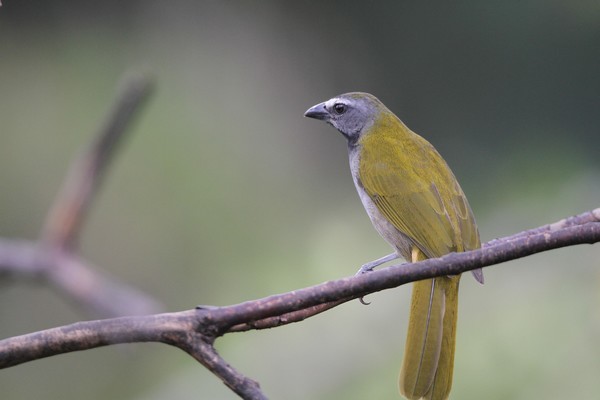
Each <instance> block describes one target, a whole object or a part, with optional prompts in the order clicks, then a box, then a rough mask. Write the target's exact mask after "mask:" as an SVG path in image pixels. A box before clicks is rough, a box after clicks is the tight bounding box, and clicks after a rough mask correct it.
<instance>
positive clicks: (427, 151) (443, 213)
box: [304, 92, 483, 400]
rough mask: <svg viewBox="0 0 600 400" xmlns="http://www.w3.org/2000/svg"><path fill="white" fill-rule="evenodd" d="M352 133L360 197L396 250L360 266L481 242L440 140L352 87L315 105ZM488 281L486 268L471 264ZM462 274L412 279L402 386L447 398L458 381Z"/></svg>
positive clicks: (318, 114)
mask: <svg viewBox="0 0 600 400" xmlns="http://www.w3.org/2000/svg"><path fill="white" fill-rule="evenodd" d="M304 115H305V116H306V117H309V118H315V119H319V120H323V121H325V122H327V123H329V124H331V125H332V126H333V127H335V128H336V129H337V130H338V131H340V132H341V133H342V134H343V135H344V136H345V137H346V139H347V140H348V154H349V157H350V171H351V172H352V178H353V180H354V184H355V186H356V190H357V191H358V194H359V196H360V199H361V201H362V203H363V206H364V207H365V210H366V211H367V214H368V215H369V218H370V219H371V222H372V223H373V226H374V227H375V229H376V230H377V232H379V234H380V235H381V236H382V237H383V238H384V239H385V240H386V241H387V242H388V243H389V244H390V245H391V246H392V247H393V248H394V253H392V254H389V255H387V256H385V257H382V258H380V259H377V260H375V261H372V262H370V263H367V264H365V265H363V266H362V268H361V269H360V270H359V273H364V272H367V271H370V270H372V269H373V268H375V267H376V266H378V265H380V264H383V263H385V262H388V261H391V260H394V259H396V258H399V257H402V258H404V259H405V260H407V261H411V262H416V261H420V260H424V259H426V258H435V257H441V256H443V255H444V254H447V253H450V252H457V251H467V250H473V249H477V248H479V247H480V246H481V243H480V239H479V232H478V229H477V225H476V223H475V218H474V217H473V212H472V211H471V207H470V206H469V203H468V202H467V198H466V197H465V194H464V193H463V191H462V189H461V188H460V186H459V184H458V182H457V180H456V178H455V177H454V174H453V173H452V171H451V170H450V168H449V167H448V165H447V164H446V162H445V161H444V159H443V158H442V156H440V154H439V153H438V152H437V151H436V150H435V148H434V147H433V146H432V145H431V144H430V143H429V142H428V141H426V140H425V139H423V138H422V137H421V136H419V135H417V134H416V133H414V132H412V131H411V130H410V129H408V128H407V127H406V125H404V123H403V122H402V121H400V119H399V118H398V117H397V116H396V115H394V113H392V112H391V111H390V110H389V109H388V108H387V107H386V106H385V105H383V103H381V101H379V100H378V99H377V98H376V97H375V96H373V95H370V94H368V93H359V92H356V93H346V94H343V95H340V96H337V97H334V98H332V99H330V100H328V101H326V102H324V103H320V104H317V105H315V106H314V107H311V108H310V109H308V110H307V111H306V113H305V114H304ZM473 275H474V276H475V279H477V281H479V282H480V283H483V273H482V271H481V269H479V270H475V271H473ZM459 279H460V275H456V276H444V277H438V278H434V279H428V280H423V281H419V282H415V283H414V284H413V292H412V300H411V307H410V318H409V323H408V333H407V338H406V344H405V350H404V360H403V362H402V368H401V370H400V378H399V389H400V393H401V394H402V395H404V396H405V397H407V398H408V399H411V400H413V399H433V400H442V399H447V398H448V396H449V393H450V388H451V386H452V371H453V368H454V347H455V341H456V317H457V308H458V282H459Z"/></svg>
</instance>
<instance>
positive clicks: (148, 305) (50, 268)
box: [0, 74, 163, 317]
mask: <svg viewBox="0 0 600 400" xmlns="http://www.w3.org/2000/svg"><path fill="white" fill-rule="evenodd" d="M151 87H152V81H151V80H150V78H149V77H147V76H145V75H142V74H130V75H128V76H127V77H126V78H124V79H123V81H122V83H121V85H120V90H119V94H118V96H117V99H116V100H115V103H114V104H113V107H112V110H111V112H110V113H109V115H108V118H107V119H106V121H105V123H104V126H103V127H102V128H101V129H100V130H99V132H98V134H97V135H96V136H95V137H94V138H93V141H92V143H91V144H90V146H89V148H87V149H85V150H84V151H82V152H81V153H80V154H79V155H78V157H77V158H76V159H75V160H74V162H73V163H72V165H71V166H70V168H69V170H68V173H67V177H66V179H65V181H64V183H63V186H62V189H61V190H60V192H59V193H58V195H57V197H56V200H55V202H54V206H53V207H52V208H51V210H50V212H49V213H48V216H47V219H46V223H45V225H44V228H43V230H42V235H41V239H40V241H39V242H31V241H25V240H9V239H2V238H0V276H3V277H4V278H7V277H8V278H13V279H35V280H41V281H44V282H48V283H50V284H51V285H52V286H53V287H54V288H56V289H57V290H58V291H59V292H61V293H62V294H63V295H65V296H66V298H67V299H68V300H69V301H70V302H71V303H73V304H75V305H76V306H78V307H81V308H83V309H84V310H86V311H87V312H88V313H90V314H92V315H98V316H105V317H110V316H118V315H137V314H149V313H155V312H158V311H160V310H162V309H163V306H162V305H161V303H160V302H158V301H157V300H155V299H153V298H152V297H151V296H149V295H146V294H144V293H142V292H141V291H140V290H137V289H135V288H133V287H132V286H130V285H127V284H125V283H123V282H121V281H119V280H118V279H116V278H114V277H111V276H109V275H108V274H106V273H103V272H100V270H99V269H98V268H96V267H93V266H92V265H91V264H90V263H88V262H86V261H84V260H83V259H81V258H79V257H77V256H76V255H75V254H74V250H75V249H74V245H75V242H76V241H77V238H78V236H79V232H80V228H81V226H82V224H83V220H84V217H85V215H86V211H87V210H88V207H89V205H90V203H91V201H92V199H93V197H94V194H95V193H96V191H97V188H98V186H99V184H100V181H101V178H102V176H103V173H104V172H105V171H106V169H107V167H108V164H109V162H110V160H111V159H112V158H111V157H112V156H113V155H114V153H115V151H116V150H117V145H118V144H119V143H120V141H121V140H122V139H123V137H124V136H125V134H126V132H127V131H128V129H127V128H128V127H129V126H130V124H131V122H132V120H133V117H134V116H135V115H136V114H137V112H138V111H139V110H140V108H141V106H142V104H143V103H144V101H145V100H146V99H147V98H148V95H149V93H150V90H151Z"/></svg>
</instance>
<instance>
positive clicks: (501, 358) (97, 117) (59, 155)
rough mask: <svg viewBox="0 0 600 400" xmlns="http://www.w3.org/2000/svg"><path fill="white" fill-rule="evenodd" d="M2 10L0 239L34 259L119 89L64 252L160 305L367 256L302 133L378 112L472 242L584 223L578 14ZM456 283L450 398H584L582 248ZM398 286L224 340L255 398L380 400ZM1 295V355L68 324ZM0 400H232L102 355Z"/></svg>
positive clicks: (134, 358) (195, 6) (587, 182)
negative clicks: (77, 232) (62, 187)
mask: <svg viewBox="0 0 600 400" xmlns="http://www.w3.org/2000/svg"><path fill="white" fill-rule="evenodd" d="M3 3H4V5H3V7H1V8H0V94H1V96H0V127H1V132H0V193H1V196H0V236H4V237H22V238H32V239H33V238H36V237H37V235H38V231H39V229H40V227H41V224H42V222H43V219H44V216H45V213H46V212H47V210H48V208H49V206H50V204H51V203H52V199H53V197H54V195H55V194H56V192H57V190H58V186H59V184H60V182H61V181H62V179H63V176H64V173H65V170H66V168H67V166H68V165H69V160H70V159H71V158H72V157H73V156H74V154H75V153H76V152H77V150H78V149H79V148H81V147H82V146H83V145H85V144H86V143H87V142H88V141H89V140H90V138H91V137H92V136H93V134H94V133H95V132H96V130H97V127H98V126H99V124H100V123H101V121H102V120H103V117H104V116H105V115H106V113H107V111H108V109H109V105H110V103H111V101H112V100H113V98H114V96H115V91H116V87H117V83H118V81H119V80H120V78H121V76H122V75H123V73H124V72H125V71H128V70H131V69H143V70H145V71H151V73H152V74H153V76H154V77H155V79H156V81H157V85H158V86H157V91H156V92H155V94H154V96H153V97H152V99H151V101H150V103H149V104H148V106H147V107H146V108H145V109H144V111H143V113H142V115H141V118H139V119H138V120H137V123H136V124H135V126H134V128H133V132H132V136H131V137H129V138H128V140H127V143H126V144H125V145H124V146H123V148H122V149H120V152H119V155H118V157H117V158H116V159H115V161H114V163H113V165H112V166H111V170H110V172H109V175H108V176H107V179H106V180H105V182H104V185H103V187H102V190H101V191H100V193H99V195H98V197H97V199H96V202H95V203H94V205H93V209H92V212H91V215H90V219H89V220H88V221H87V223H86V226H85V230H84V232H83V236H82V239H81V254H82V255H83V256H84V257H86V258H87V259H89V260H91V261H92V262H94V263H95V264H97V265H100V266H102V267H103V268H105V270H107V271H109V272H110V273H112V274H114V275H116V276H118V277H120V278H122V279H123V280H124V281H126V282H129V283H131V284H133V285H135V286H137V287H139V288H140V289H142V290H144V291H145V292H147V293H150V294H152V295H154V296H155V297H156V298H158V299H160V300H162V301H164V303H165V304H166V305H167V308H168V309H169V310H172V311H175V310H182V309H188V308H191V307H193V306H194V305H196V304H214V305H226V304H233V303H237V302H241V301H244V300H249V299H254V298H259V297H263V296H266V295H270V294H274V293H280V292H286V291H289V290H292V289H296V288H301V287H304V286H308V285H312V284H316V283H320V282H322V281H325V280H329V279H335V278H339V277H343V276H346V275H350V274H353V273H354V271H355V270H356V269H357V267H359V266H360V265H361V264H362V263H364V262H366V261H370V260H372V259H375V258H377V257H380V256H382V255H384V254H387V253H388V252H389V248H388V247H387V245H386V244H385V242H384V241H383V240H382V239H381V238H379V237H378V235H377V234H376V233H375V231H374V230H373V228H372V227H371V226H370V222H369V220H368V218H367V216H366V214H365V212H364V211H363V209H362V206H361V204H360V201H359V199H358V196H357V195H356V193H355V189H354V186H353V184H352V181H351V178H350V174H349V171H348V165H347V155H346V145H345V142H344V139H343V138H342V137H341V136H340V135H339V134H338V133H337V132H336V131H335V130H334V129H333V128H331V127H328V126H326V125H325V124H322V123H317V122H315V121H312V120H308V119H306V118H303V117H302V114H303V112H304V111H305V110H306V109H307V108H308V107H309V106H312V105H313V104H315V103H317V102H320V101H323V100H326V99H328V98H330V97H332V96H334V95H336V94H339V93H342V92H347V91H354V90H361V91H368V92H371V93H373V94H375V95H377V96H378V97H379V98H380V99H381V100H382V101H383V102H384V103H385V104H386V105H388V107H389V108H391V109H392V110H394V111H395V112H396V113H397V114H398V115H399V116H400V118H402V119H403V120H404V121H405V122H406V123H407V125H408V126H409V127H411V128H412V129H414V130H415V131H416V132H418V133H420V134H422V135H423V136H425V137H426V138H427V139H428V140H430V141H431V142H432V143H433V144H434V145H435V146H436V147H437V149H438V150H439V151H440V152H441V153H442V155H443V156H444V157H445V158H446V160H447V161H448V163H449V164H450V165H451V167H452V168H453V170H454V172H455V174H456V175H457V177H458V179H459V180H460V182H461V184H462V186H463V188H464V190H465V192H466V193H467V195H468V197H469V199H470V201H471V205H472V207H473V209H474V211H475V214H476V216H477V218H478V223H479V227H480V230H481V233H482V238H483V240H484V241H486V240H489V239H492V238H494V237H499V236H503V235H508V234H512V233H515V232H518V231H521V230H523V229H526V228H531V227H535V226H539V225H542V224H545V223H549V222H554V221H556V220H558V219H560V218H563V217H565V216H568V215H573V214H577V213H580V212H583V211H586V210H589V209H592V208H595V207H598V206H600V183H599V182H600V178H599V176H600V135H599V131H598V121H599V117H600V113H599V110H600V50H599V49H600V2H598V1H595V0H581V1H571V2H566V1H560V0H550V1H547V0H544V1H542V0H533V1H503V2H500V1H498V2H481V1H454V2H417V1H410V2H408V1H400V2H398V1H386V2H378V3H377V5H373V4H369V5H367V2H351V1H331V2H316V1H313V2H276V1H252V2H241V1H227V2H219V1H211V2H198V1H191V0H190V1H170V2H165V1H153V0H146V1H127V2H122V1H114V0H108V1H79V2H73V1H53V2H32V1H20V2H17V1H11V0H6V1H4V2H3ZM485 272H486V284H485V286H483V287H482V286H479V285H477V284H476V283H475V281H474V280H473V279H471V278H470V277H469V278H465V279H464V280H463V284H462V290H461V308H460V318H459V330H458V347H457V355H456V368H455V383H454V389H453V395H452V397H453V398H454V399H465V400H468V399H564V398H577V399H597V398H598V393H599V392H600V380H598V376H599V374H600V345H599V344H600V343H599V342H600V311H599V308H600V247H598V245H596V246H579V247H574V248H570V249H564V250H558V251H552V252H549V253H546V254H541V255H536V256H533V257H529V258H527V259H524V260H520V261H515V262H511V263H509V264H506V265H501V266H496V267H492V268H487V269H486V271H485ZM409 294H410V290H409V288H408V287H402V288H399V289H396V290H390V291H387V292H384V293H378V294H375V295H371V296H369V297H368V300H370V301H371V302H372V305H371V306H369V307H364V306H362V305H360V304H359V303H358V302H352V303H350V304H346V305H344V306H342V307H339V308H337V309H335V310H332V311H330V312H328V313H326V314H323V315H320V316H317V317H315V318H312V319H310V320H307V321H305V322H302V323H300V324H294V325H292V326H286V327H282V328H278V329H273V330H269V331H262V332H251V333H245V334H236V335H228V336H227V337H226V338H225V339H222V340H219V341H218V349H219V350H220V351H221V352H222V354H223V355H224V356H225V358H226V359H227V360H228V361H229V362H230V363H232V364H233V365H234V366H236V367H238V368H239V369H240V370H241V371H242V372H243V373H246V374H248V375H249V376H251V377H252V378H254V379H256V380H258V381H259V382H260V383H261V385H262V387H263V389H264V390H265V392H266V393H267V394H268V395H269V396H270V397H271V398H273V399H289V400H295V399H396V398H399V397H398V395H397V394H396V393H397V392H396V377H397V373H398V368H399V365H400V360H401V354H402V349H403V340H404V334H405V329H406V319H407V311H408V299H409ZM92 317H93V316H90V315H85V314H83V313H82V312H81V311H80V310H79V309H78V308H77V306H75V305H73V304H71V303H70V302H69V300H68V299H65V298H63V297H62V296H61V295H60V294H57V293H56V292H55V291H54V290H53V289H51V288H48V287H45V286H42V285H34V284H31V283H24V282H21V281H14V280H12V281H3V282H0V336H1V337H8V336H12V335H17V334H22V333H27V332H30V331H35V330H40V329H44V328H49V327H53V326H57V325H61V324H67V323H71V322H75V321H78V320H81V319H89V318H92ZM0 392H1V395H0V396H1V397H2V399H4V400H8V399H40V398H52V399H59V398H60V399H81V398H85V399H106V398H115V399H165V398H168V399H189V398H201V399H234V398H236V397H235V396H234V395H233V394H232V392H230V391H229V390H228V389H227V388H226V387H225V386H224V385H223V384H222V383H221V382H220V381H218V380H217V379H216V378H215V377H214V376H212V375H211V374H210V373H209V372H207V371H206V370H204V369H203V368H202V367H201V366H199V365H198V364H197V363H196V362H194V361H193V360H192V359H190V358H189V357H188V356H186V355H185V354H184V353H182V352H180V351H177V350H174V349H171V348H168V347H166V346H161V345H152V344H140V345H130V346H113V347H109V348H103V349H98V350H93V351H87V352H82V353H77V354H69V355H64V356H60V357H54V358H50V359H45V360H41V361H37V362H33V363H29V364H25V365H22V366H19V367H15V368H11V369H8V370H3V371H1V372H0Z"/></svg>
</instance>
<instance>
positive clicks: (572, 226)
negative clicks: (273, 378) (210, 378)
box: [0, 208, 600, 399]
mask: <svg viewBox="0 0 600 400" xmlns="http://www.w3.org/2000/svg"><path fill="white" fill-rule="evenodd" d="M597 242H600V208H599V209H595V210H593V211H589V212H587V213H583V214H581V215H578V216H575V217H571V218H567V219H564V220H562V221H559V222H557V223H554V224H550V225H545V226H542V227H539V228H536V229H532V230H529V231H525V232H522V233H519V234H517V235H512V236H509V237H506V238H501V239H495V240H493V241H491V242H490V243H488V244H486V245H485V246H484V247H483V248H481V249H478V250H474V251H469V252H464V253H451V254H448V255H446V256H444V257H440V258H435V259H428V260H424V261H420V262H418V263H412V264H401V265H394V266H391V267H388V268H384V269H382V270H379V271H374V272H370V273H368V274H364V275H360V276H352V277H347V278H343V279H339V280H334V281H329V282H325V283H322V284H320V285H316V286H312V287H308V288H304V289H299V290H295V291H292V292H289V293H284V294H279V295H274V296H270V297H266V298H262V299H258V300H253V301H248V302H244V303H241V304H236V305H231V306H226V307H200V308H198V309H196V310H187V311H182V312H176V313H168V314H159V315H149V316H141V317H139V316H136V317H122V318H116V319H107V320H99V321H89V322H79V323H76V324H72V325H67V326H63V327H59V328H53V329H48V330H46V331H41V332H36V333H31V334H28V335H23V336H17V337H13V338H9V339H5V340H2V341H0V368H7V367H10V366H14V365H18V364H21V363H24V362H28V361H33V360H36V359H40V358H43V357H49V356H52V355H56V354H63V353H68V352H71V351H78V350H86V349H91V348H95V347H100V346H106V345H110V344H116V343H134V342H160V343H166V344H169V345H172V346H176V347H178V348H180V349H182V350H184V351H186V352H187V353H188V354H190V355H192V356H193V357H194V358H195V359H196V360H198V361H199V362H200V363H202V365H204V366H205V367H206V368H207V369H209V370H210V371H211V372H213V373H214V374H215V375H217V376H218V377H219V378H220V379H222V380H223V382H225V383H226V384H227V386H229V387H230V388H232V390H234V391H235V392H236V393H237V394H238V395H240V396H241V397H242V398H245V399H265V398H266V396H265V395H264V394H263V393H262V392H261V390H260V387H259V386H258V384H257V383H256V382H254V381H253V380H251V379H249V378H246V377H244V376H243V375H241V374H240V373H239V372H237V371H236V370H235V369H234V368H233V367H231V366H230V365H229V364H227V363H226V362H225V360H223V359H222V358H221V357H220V356H219V355H218V353H217V352H216V350H215V349H214V346H213V343H214V340H215V339H216V338H217V337H219V336H222V335H224V334H226V333H229V332H239V331H244V330H249V329H264V328H269V327H275V326H281V325H285V324H288V323H291V322H296V321H300V320H302V319H305V318H308V317H310V316H312V315H315V314H316V313H318V312H322V311H323V310H324V309H328V308H332V307H334V306H337V305H339V304H342V303H344V302H346V301H349V300H351V299H355V298H359V297H362V296H365V295H367V294H369V293H374V292H377V291H381V290H385V289H390V288H394V287H397V286H400V285H403V284H406V283H409V282H413V281H417V280H421V279H428V278H432V277H436V276H446V275H455V274H459V273H463V272H466V271H470V270H473V269H477V268H482V267H486V266H490V265H494V264H499V263H502V262H506V261H509V260H513V259H516V258H521V257H525V256H528V255H532V254H535V253H540V252H543V251H547V250H551V249H557V248H561V247H565V246H572V245H576V244H593V243H597Z"/></svg>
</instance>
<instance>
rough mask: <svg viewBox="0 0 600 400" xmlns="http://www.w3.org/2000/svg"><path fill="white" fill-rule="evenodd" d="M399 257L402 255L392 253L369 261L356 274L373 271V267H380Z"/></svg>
mask: <svg viewBox="0 0 600 400" xmlns="http://www.w3.org/2000/svg"><path fill="white" fill-rule="evenodd" d="M397 258H400V255H399V254H398V253H392V254H388V255H387V256H384V257H381V258H378V259H377V260H374V261H371V262H368V263H366V264H364V265H363V266H362V267H360V269H359V270H358V272H357V273H356V275H362V274H364V273H365V272H371V271H373V269H374V268H375V267H378V266H380V265H381V264H383V263H386V262H388V261H392V260H395V259H397Z"/></svg>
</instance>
